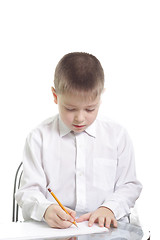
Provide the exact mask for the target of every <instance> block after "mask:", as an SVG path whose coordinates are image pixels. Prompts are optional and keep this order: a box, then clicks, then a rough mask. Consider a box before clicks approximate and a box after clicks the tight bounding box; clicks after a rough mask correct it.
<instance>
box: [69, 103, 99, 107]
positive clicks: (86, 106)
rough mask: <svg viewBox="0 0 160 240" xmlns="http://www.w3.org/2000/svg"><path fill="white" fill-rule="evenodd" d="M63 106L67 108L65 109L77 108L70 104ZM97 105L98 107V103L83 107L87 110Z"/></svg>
mask: <svg viewBox="0 0 160 240" xmlns="http://www.w3.org/2000/svg"><path fill="white" fill-rule="evenodd" d="M64 105H65V106H67V107H74V108H76V107H77V106H75V105H72V104H64ZM97 105H98V103H96V104H92V105H88V106H85V107H87V108H92V107H96V106H97Z"/></svg>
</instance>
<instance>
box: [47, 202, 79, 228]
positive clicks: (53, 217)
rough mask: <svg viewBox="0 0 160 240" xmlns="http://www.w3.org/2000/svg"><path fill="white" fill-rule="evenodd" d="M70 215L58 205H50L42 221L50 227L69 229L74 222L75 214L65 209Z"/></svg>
mask: <svg viewBox="0 0 160 240" xmlns="http://www.w3.org/2000/svg"><path fill="white" fill-rule="evenodd" d="M66 209H67V211H68V212H69V214H71V216H70V215H68V214H67V213H65V211H64V210H63V209H62V208H61V207H60V206H59V205H58V204H52V205H50V206H49V207H48V208H47V210H46V211H45V214H44V219H45V221H46V222H47V224H48V225H49V226H50V227H53V228H69V227H70V226H71V225H72V223H73V222H74V220H75V216H76V213H75V211H73V210H71V209H70V208H66Z"/></svg>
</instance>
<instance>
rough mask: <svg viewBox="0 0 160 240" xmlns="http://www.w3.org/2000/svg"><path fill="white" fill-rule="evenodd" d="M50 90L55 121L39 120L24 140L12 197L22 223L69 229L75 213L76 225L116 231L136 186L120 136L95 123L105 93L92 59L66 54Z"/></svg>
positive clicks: (109, 125) (107, 124) (117, 129)
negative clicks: (19, 176) (17, 186)
mask: <svg viewBox="0 0 160 240" xmlns="http://www.w3.org/2000/svg"><path fill="white" fill-rule="evenodd" d="M54 86H55V88H52V93H53V97H54V102H55V103H56V104H57V105H58V108H59V115H56V116H55V117H53V118H50V119H48V120H47V121H45V122H43V123H42V124H41V125H40V126H38V127H37V128H36V129H35V130H33V131H32V132H31V133H30V134H29V136H28V138H27V140H26V145H25V149H24V159H23V177H22V182H21V188H20V189H19V191H18V192H17V194H16V199H17V202H18V204H19V205H20V206H21V207H22V213H23V217H24V219H25V220H27V219H34V220H37V221H41V220H45V221H46V222H47V223H48V225H49V226H51V227H55V228H68V227H69V226H70V225H71V224H72V222H73V221H74V220H75V216H76V213H77V214H78V216H79V218H77V219H76V221H77V222H81V221H86V220H87V221H88V225H89V226H92V225H93V223H94V222H98V224H99V226H100V227H102V226H105V227H107V228H110V225H111V224H112V225H113V226H114V227H117V220H123V221H129V215H130V208H132V207H133V206H134V204H135V201H136V199H137V198H138V197H139V195H140V192H141V189H142V186H141V184H140V183H139V182H138V181H137V179H136V173H135V163H134V153H133V147H132V143H131V140H130V138H129V136H128V134H127V132H126V130H125V129H124V128H122V127H121V126H120V125H118V124H116V123H114V122H112V121H110V120H108V119H106V118H99V117H97V114H98V110H99V107H100V102H101V94H102V92H103V89H104V72H103V69H102V66H101V64H100V62H99V60H98V59H97V58H96V57H95V56H93V55H91V54H87V53H79V52H77V53H69V54H67V55H65V56H64V57H63V58H62V59H61V60H60V62H59V63H58V65H57V67H56V70H55V77H54ZM48 188H51V189H52V191H53V192H54V194H55V195H56V196H57V197H58V199H59V200H60V201H61V202H62V204H63V205H64V206H65V207H66V208H67V210H68V211H69V213H70V215H71V216H70V215H67V214H66V213H65V212H64V211H63V210H62V209H61V207H60V206H59V205H58V204H57V202H56V201H55V200H54V198H53V197H52V196H51V194H50V193H49V192H48V190H47V189H48Z"/></svg>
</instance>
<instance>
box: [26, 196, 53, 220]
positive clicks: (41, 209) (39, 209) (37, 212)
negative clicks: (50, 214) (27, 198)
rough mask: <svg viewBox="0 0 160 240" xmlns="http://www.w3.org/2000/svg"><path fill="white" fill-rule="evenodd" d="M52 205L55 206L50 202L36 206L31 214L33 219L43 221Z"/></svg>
mask: <svg viewBox="0 0 160 240" xmlns="http://www.w3.org/2000/svg"><path fill="white" fill-rule="evenodd" d="M51 204H53V202H49V201H46V202H44V203H37V204H35V206H34V209H33V211H32V214H31V218H32V219H34V220H36V221H43V219H44V214H45V211H46V209H47V208H48V207H49V206H50V205H51Z"/></svg>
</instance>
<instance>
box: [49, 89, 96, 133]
mask: <svg viewBox="0 0 160 240" xmlns="http://www.w3.org/2000/svg"><path fill="white" fill-rule="evenodd" d="M53 91H54V90H53V89H52V92H53ZM53 95H54V101H55V103H56V104H58V107H59V115H60V117H61V119H62V121H63V122H64V123H65V125H66V126H67V127H68V128H69V129H71V130H72V131H74V132H76V133H80V132H82V131H84V130H85V129H86V128H87V127H89V126H90V125H91V124H92V123H93V122H94V120H95V119H96V117H97V114H98V110H99V106H100V96H98V97H97V98H96V99H94V100H91V99H90V98H89V97H88V98H87V96H86V97H84V96H83V97H82V95H81V94H80V95H78V96H77V95H76V94H74V93H73V94H59V95H58V96H57V95H56V93H55V91H54V92H53Z"/></svg>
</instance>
